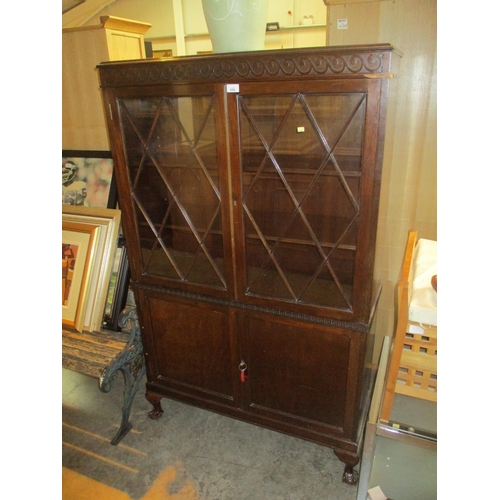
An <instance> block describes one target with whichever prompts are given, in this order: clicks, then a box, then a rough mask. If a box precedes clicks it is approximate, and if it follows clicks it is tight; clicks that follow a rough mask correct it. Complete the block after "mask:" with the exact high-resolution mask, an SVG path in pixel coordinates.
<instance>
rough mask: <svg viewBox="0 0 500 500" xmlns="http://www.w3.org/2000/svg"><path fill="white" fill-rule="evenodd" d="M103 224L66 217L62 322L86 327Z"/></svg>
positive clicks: (65, 324)
mask: <svg viewBox="0 0 500 500" xmlns="http://www.w3.org/2000/svg"><path fill="white" fill-rule="evenodd" d="M100 231H101V228H100V227H99V226H95V225H89V224H82V223H78V222H70V221H67V220H63V223H62V324H63V327H66V328H69V329H71V330H78V331H82V328H83V323H84V317H85V312H86V308H87V303H88V299H89V295H90V283H91V279H92V270H93V267H94V263H95V260H96V247H97V243H98V241H99V236H100Z"/></svg>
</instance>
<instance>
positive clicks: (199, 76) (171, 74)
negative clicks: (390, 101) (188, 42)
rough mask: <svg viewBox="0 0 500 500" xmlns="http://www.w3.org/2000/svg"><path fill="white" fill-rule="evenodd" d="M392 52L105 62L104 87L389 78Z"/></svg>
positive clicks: (332, 50) (339, 50)
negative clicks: (363, 77)
mask: <svg viewBox="0 0 500 500" xmlns="http://www.w3.org/2000/svg"><path fill="white" fill-rule="evenodd" d="M392 50H393V49H392V47H391V46H390V45H379V46H370V47H366V46H350V47H321V48H310V49H290V50H286V49H285V50H272V51H258V52H242V53H234V54H218V55H203V56H192V57H179V58H174V59H168V60H159V59H157V60H143V61H137V62H135V63H131V62H130V61H128V62H126V63H124V62H122V63H120V62H114V63H103V64H101V65H100V66H99V68H100V74H101V86H102V87H120V86H123V85H138V86H142V85H152V84H155V85H157V84H166V83H184V82H185V83H197V82H204V83H207V82H214V83H215V82H227V81H228V80H232V81H235V82H241V81H255V80H259V79H260V78H264V77H265V78H276V79H280V80H283V79H285V80H286V79H288V78H290V79H296V78H297V77H298V76H300V77H301V78H307V77H318V76H322V75H323V76H332V75H338V76H341V75H342V76H346V77H356V76H363V75H384V74H385V73H388V72H389V68H390V63H391V60H390V59H391V53H392Z"/></svg>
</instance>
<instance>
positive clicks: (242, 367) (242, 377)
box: [238, 361, 247, 382]
mask: <svg viewBox="0 0 500 500" xmlns="http://www.w3.org/2000/svg"><path fill="white" fill-rule="evenodd" d="M238 369H239V370H240V380H241V381H242V382H245V370H246V369H247V364H246V363H245V362H244V361H242V362H241V363H240V365H239V366H238Z"/></svg>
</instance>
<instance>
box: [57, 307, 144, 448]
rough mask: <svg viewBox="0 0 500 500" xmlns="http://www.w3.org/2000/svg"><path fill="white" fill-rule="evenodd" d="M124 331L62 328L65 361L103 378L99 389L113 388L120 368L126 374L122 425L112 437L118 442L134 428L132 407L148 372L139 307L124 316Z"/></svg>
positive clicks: (75, 369)
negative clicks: (139, 319)
mask: <svg viewBox="0 0 500 500" xmlns="http://www.w3.org/2000/svg"><path fill="white" fill-rule="evenodd" d="M119 325H120V327H121V331H120V332H114V331H109V330H103V331H100V332H92V333H89V332H74V331H68V330H64V329H63V331H62V365H63V367H64V368H68V369H69V370H73V371H76V372H79V373H82V374H84V375H88V376H90V377H93V378H97V379H98V381H99V389H100V390H101V391H102V392H105V393H107V392H109V391H111V389H113V387H114V385H115V381H116V377H117V375H118V372H119V371H120V372H121V373H122V374H123V379H124V382H125V388H124V390H123V396H124V403H123V407H122V419H121V424H120V428H119V429H118V432H117V433H116V435H115V437H114V438H113V439H112V440H111V444H112V445H116V444H118V443H119V442H120V441H121V440H122V439H123V438H124V437H125V435H126V434H127V433H128V431H129V430H130V429H131V428H132V424H131V423H130V422H129V417H130V410H131V408H132V402H133V400H134V396H135V394H136V392H137V389H138V388H139V385H140V382H141V379H142V377H143V375H144V374H145V372H146V367H145V365H144V355H143V348H142V340H141V334H140V327H139V321H138V319H137V311H136V308H135V307H133V308H131V309H128V310H127V309H125V311H124V312H123V313H122V315H121V317H120V322H119Z"/></svg>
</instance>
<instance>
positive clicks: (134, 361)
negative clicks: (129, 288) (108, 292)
mask: <svg viewBox="0 0 500 500" xmlns="http://www.w3.org/2000/svg"><path fill="white" fill-rule="evenodd" d="M119 325H120V326H121V327H122V329H128V330H129V332H130V336H129V340H128V342H127V345H126V346H125V347H124V348H123V350H122V351H121V352H120V354H118V355H117V356H116V357H115V359H114V360H113V361H112V362H111V363H110V364H109V365H108V366H107V368H105V369H104V370H103V372H102V374H101V377H100V378H99V389H101V391H103V392H109V391H110V390H111V389H113V387H114V386H115V382H116V377H117V375H118V372H121V373H122V375H123V380H124V389H123V397H124V402H123V407H122V420H121V425H120V428H119V429H118V432H117V433H116V435H115V437H114V438H113V440H112V441H111V444H113V445H115V444H118V443H119V442H120V441H121V440H122V439H123V437H124V436H125V435H126V434H127V432H128V431H129V430H130V429H131V428H132V425H131V424H130V422H129V416H130V410H131V408H132V402H133V400H134V396H135V394H136V393H137V390H138V389H139V386H140V383H141V380H142V377H143V376H144V375H145V373H146V366H145V363H144V354H143V347H142V339H141V331H140V326H139V319H138V317H137V310H136V308H135V307H134V308H130V309H125V311H124V312H123V313H122V316H121V317H120V320H119Z"/></svg>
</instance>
